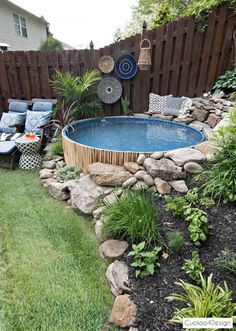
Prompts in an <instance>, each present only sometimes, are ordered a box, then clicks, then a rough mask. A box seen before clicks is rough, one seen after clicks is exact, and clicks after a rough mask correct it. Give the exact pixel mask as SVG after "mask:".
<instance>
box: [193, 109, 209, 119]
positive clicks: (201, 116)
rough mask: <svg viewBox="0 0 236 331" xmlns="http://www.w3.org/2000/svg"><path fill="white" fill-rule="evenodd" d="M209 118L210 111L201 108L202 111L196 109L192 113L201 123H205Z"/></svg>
mask: <svg viewBox="0 0 236 331" xmlns="http://www.w3.org/2000/svg"><path fill="white" fill-rule="evenodd" d="M207 116H208V111H206V110H204V109H202V108H200V109H195V110H194V111H193V112H192V117H193V118H194V119H195V120H197V121H200V122H204V121H205V120H206V119H207Z"/></svg>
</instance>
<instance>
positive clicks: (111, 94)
mask: <svg viewBox="0 0 236 331" xmlns="http://www.w3.org/2000/svg"><path fill="white" fill-rule="evenodd" d="M97 93H98V97H99V99H100V100H101V101H102V102H104V103H107V104H112V103H115V102H116V101H118V100H119V99H120V97H121V94H122V86H121V83H120V82H119V81H118V80H117V79H115V78H113V77H105V78H103V79H102V80H101V81H100V82H99V84H98V87H97Z"/></svg>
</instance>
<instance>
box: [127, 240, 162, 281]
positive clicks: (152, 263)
mask: <svg viewBox="0 0 236 331" xmlns="http://www.w3.org/2000/svg"><path fill="white" fill-rule="evenodd" d="M144 247H145V241H143V242H141V243H140V244H138V245H132V249H133V250H132V251H131V252H130V253H129V254H128V256H133V259H134V262H133V263H132V264H131V266H132V267H134V268H135V276H136V277H139V276H140V277H142V276H149V275H153V274H154V272H155V268H156V267H160V263H159V257H158V253H159V252H160V251H161V250H162V247H155V248H154V249H153V250H152V251H149V252H148V251H143V250H144Z"/></svg>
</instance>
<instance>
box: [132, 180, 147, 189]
mask: <svg viewBox="0 0 236 331" xmlns="http://www.w3.org/2000/svg"><path fill="white" fill-rule="evenodd" d="M132 189H133V190H135V191H138V190H147V189H148V186H147V184H145V183H144V182H143V181H141V180H139V181H137V183H136V184H135V185H134V186H133V187H132Z"/></svg>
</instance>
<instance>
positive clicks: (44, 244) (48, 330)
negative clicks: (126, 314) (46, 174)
mask: <svg viewBox="0 0 236 331" xmlns="http://www.w3.org/2000/svg"><path fill="white" fill-rule="evenodd" d="M0 187H1V195H0V230H1V231H0V243H1V245H0V258H1V259H0V260H1V261H0V330H1V331H3V330H4V331H6V330H7V331H36V330H40V331H67V330H68V331H74V330H76V331H90V330H91V331H96V330H100V328H101V326H102V325H103V324H104V323H105V322H106V321H107V318H108V315H109V310H110V309H111V305H112V296H111V294H110V290H109V287H108V285H107V283H106V280H105V269H106V266H105V264H104V262H103V261H102V260H101V259H100V258H99V257H98V253H97V242H96V239H95V236H94V233H93V230H92V229H91V228H90V224H89V222H88V221H87V220H85V219H84V218H83V217H80V216H78V215H77V214H76V213H75V212H74V211H73V210H71V209H70V208H69V207H67V205H66V204H65V203H61V202H58V201H56V200H54V199H53V198H51V197H49V195H48V193H47V192H46V190H45V189H44V188H43V187H42V186H41V185H40V183H39V179H38V174H37V173H36V172H32V171H21V170H16V171H13V172H10V171H8V170H2V169H0Z"/></svg>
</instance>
